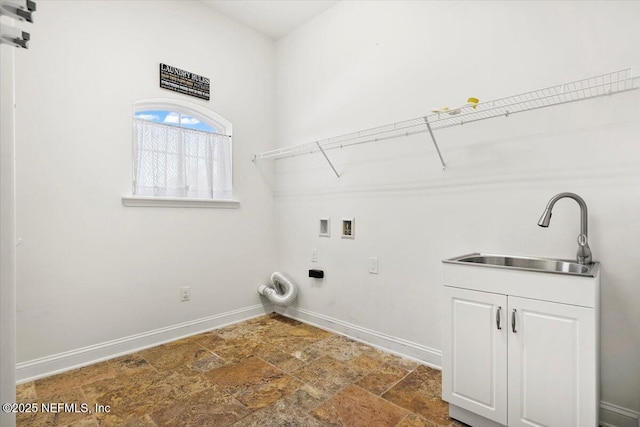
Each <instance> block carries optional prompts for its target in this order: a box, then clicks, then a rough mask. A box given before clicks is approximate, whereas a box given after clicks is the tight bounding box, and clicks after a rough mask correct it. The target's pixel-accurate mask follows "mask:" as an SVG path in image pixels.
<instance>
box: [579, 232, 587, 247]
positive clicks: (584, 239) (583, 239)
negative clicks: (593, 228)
mask: <svg viewBox="0 0 640 427" xmlns="http://www.w3.org/2000/svg"><path fill="white" fill-rule="evenodd" d="M578 245H579V246H589V241H588V238H587V235H586V234H582V233H581V234H578Z"/></svg>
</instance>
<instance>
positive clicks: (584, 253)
mask: <svg viewBox="0 0 640 427" xmlns="http://www.w3.org/2000/svg"><path fill="white" fill-rule="evenodd" d="M565 197H568V198H570V199H573V200H575V201H576V202H578V205H580V234H579V235H578V254H577V256H576V258H577V260H578V263H579V264H591V263H592V261H591V249H590V248H589V237H588V233H587V204H586V203H585V202H584V200H583V199H582V197H580V196H578V195H577V194H574V193H558V194H556V195H555V196H553V197H552V198H551V200H549V203H547V207H546V208H545V210H544V212H543V213H542V216H541V217H540V220H538V225H539V226H540V227H545V228H546V227H549V222H550V221H551V210H552V209H553V205H555V204H556V202H557V201H558V200H560V199H563V198H565Z"/></svg>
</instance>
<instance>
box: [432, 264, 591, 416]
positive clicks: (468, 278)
mask: <svg viewBox="0 0 640 427" xmlns="http://www.w3.org/2000/svg"><path fill="white" fill-rule="evenodd" d="M444 269H445V286H444V322H443V325H444V331H443V362H442V368H443V371H442V396H443V399H444V400H446V401H448V402H449V404H450V415H451V416H452V417H453V418H457V419H459V420H460V421H463V422H466V423H468V424H470V425H472V426H474V427H476V426H478V427H479V426H527V427H531V426H546V427H596V426H597V425H598V413H597V410H598V357H597V343H598V304H597V301H598V298H597V295H598V292H599V291H598V289H599V278H598V276H597V275H596V277H588V278H584V277H578V276H569V277H566V278H567V279H568V283H569V284H568V285H566V286H563V280H562V279H565V277H563V276H562V275H554V274H548V273H536V272H523V271H515V270H500V269H491V268H482V267H474V266H458V265H448V264H445V267H444ZM503 276H505V277H503ZM540 276H542V277H540ZM547 276H552V277H547ZM504 279H506V280H513V281H514V282H512V283H517V284H518V285H517V286H513V289H511V288H510V287H509V286H504V284H501V281H502V280H504ZM538 280H540V281H541V283H538V284H539V285H541V287H542V288H543V289H544V288H547V289H549V291H548V292H547V291H544V292H543V294H542V295H541V294H540V287H538V288H536V289H533V290H532V291H531V292H528V291H527V290H526V289H527V286H536V282H537V281H538ZM548 280H551V282H552V283H544V282H545V281H548ZM554 281H555V282H554ZM580 285H582V286H580ZM510 291H513V292H512V293H510ZM574 291H575V292H578V293H579V294H580V295H579V296H578V298H577V300H576V301H578V302H580V304H572V303H571V301H572V297H571V293H572V292H574ZM585 293H586V294H589V293H591V294H592V295H591V296H590V297H589V296H588V295H585ZM556 295H559V296H557V297H556ZM558 300H559V301H558Z"/></svg>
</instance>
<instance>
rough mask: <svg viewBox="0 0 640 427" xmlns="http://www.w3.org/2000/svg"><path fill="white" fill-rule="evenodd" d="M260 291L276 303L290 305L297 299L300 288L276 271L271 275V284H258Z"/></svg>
mask: <svg viewBox="0 0 640 427" xmlns="http://www.w3.org/2000/svg"><path fill="white" fill-rule="evenodd" d="M258 293H259V294H260V295H262V296H264V297H267V299H268V300H269V301H271V302H272V303H274V304H277V305H289V304H291V303H292V302H293V300H294V299H296V295H297V293H298V289H297V287H296V285H295V283H293V282H292V281H291V280H289V279H287V278H286V277H285V276H284V275H283V274H282V273H280V272H278V271H276V272H275V273H273V274H272V275H271V283H270V284H268V285H258Z"/></svg>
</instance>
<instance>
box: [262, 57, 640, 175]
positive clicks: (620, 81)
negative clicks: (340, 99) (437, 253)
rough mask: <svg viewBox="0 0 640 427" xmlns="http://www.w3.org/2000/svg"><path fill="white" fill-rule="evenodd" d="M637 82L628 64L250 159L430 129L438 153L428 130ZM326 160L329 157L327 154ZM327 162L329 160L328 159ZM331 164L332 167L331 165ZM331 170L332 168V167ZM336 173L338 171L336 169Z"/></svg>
mask: <svg viewBox="0 0 640 427" xmlns="http://www.w3.org/2000/svg"><path fill="white" fill-rule="evenodd" d="M639 82H640V77H635V78H634V77H633V76H632V72H631V68H626V69H623V70H619V71H614V72H611V73H607V74H601V75H598V76H594V77H589V78H587V79H583V80H576V81H573V82H569V83H563V84H559V85H556V86H551V87H548V88H544V89H538V90H534V91H532V92H526V93H521V94H519V95H513V96H509V97H506V98H500V99H496V100H493V101H487V102H479V103H477V104H476V105H475V107H474V106H472V105H467V106H464V107H460V108H457V109H453V110H449V111H443V112H438V113H430V114H428V115H426V116H422V117H418V118H415V119H411V120H405V121H401V122H396V123H392V124H388V125H384V126H379V127H375V128H371V129H366V130H361V131H358V132H352V133H348V134H344V135H340V136H335V137H332V138H327V139H322V140H318V141H314V142H309V143H305V144H298V145H292V146H288V147H282V148H278V149H275V150H270V151H265V152H263V153H259V154H254V155H253V160H254V161H255V160H260V159H281V158H285V157H292V156H297V155H302V154H310V153H315V152H322V153H323V154H324V156H325V158H326V154H325V153H324V152H325V151H328V150H334V149H336V148H343V147H348V146H351V145H357V144H364V143H367V142H374V141H382V140H386V139H392V138H397V137H400V136H409V135H414V134H418V133H425V132H430V134H431V137H432V139H433V142H434V144H435V145H436V150H437V151H438V155H440V151H439V150H438V146H437V143H436V141H435V138H434V136H433V132H431V130H437V129H444V128H447V127H451V126H457V125H463V124H467V123H472V122H477V121H480V120H486V119H491V118H494V117H503V116H509V115H511V114H515V113H521V112H523V111H529V110H535V109H539V108H544V107H550V106H552V105H559V104H566V103H569V102H575V101H581V100H583V99H589V98H595V97H599V96H606V95H611V94H614V93H619V92H625V91H629V90H633V89H637V88H638V83H639ZM327 160H329V159H328V158H327ZM440 160H441V162H442V165H443V167H444V161H443V160H442V156H440ZM329 163H330V164H331V162H330V161H329ZM331 166H332V168H333V165H331ZM334 172H336V171H335V168H334ZM336 175H338V173H337V172H336Z"/></svg>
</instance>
